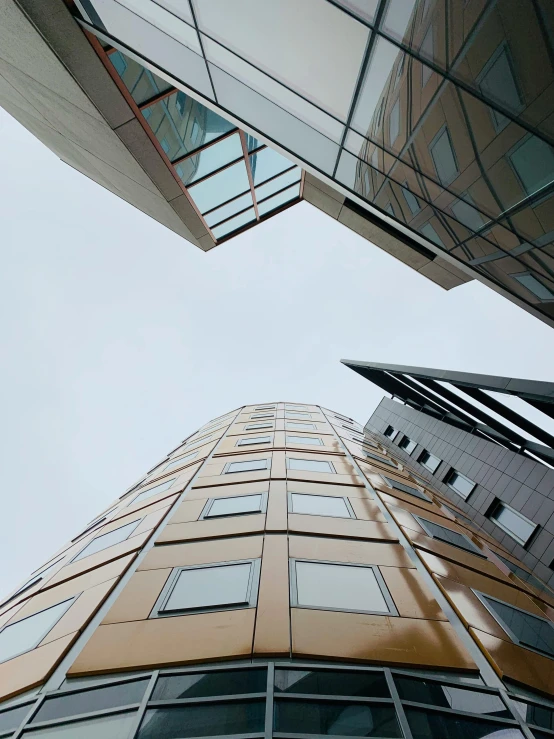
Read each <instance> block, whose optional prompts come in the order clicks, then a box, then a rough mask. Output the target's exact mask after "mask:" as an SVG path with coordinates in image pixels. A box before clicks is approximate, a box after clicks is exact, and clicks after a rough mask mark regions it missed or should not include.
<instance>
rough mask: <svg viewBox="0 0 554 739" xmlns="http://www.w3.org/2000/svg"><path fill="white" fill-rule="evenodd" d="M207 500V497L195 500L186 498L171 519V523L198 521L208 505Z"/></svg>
mask: <svg viewBox="0 0 554 739" xmlns="http://www.w3.org/2000/svg"><path fill="white" fill-rule="evenodd" d="M206 500H207V498H204V499H202V498H197V499H195V500H187V499H185V500H184V501H183V502H182V503H181V504H180V505H179V506H178V508H177V509H176V510H175V513H174V514H173V515H172V516H171V518H170V519H169V522H170V524H174V523H189V522H190V521H198V519H199V518H200V515H201V513H202V511H203V510H204V506H205V505H206Z"/></svg>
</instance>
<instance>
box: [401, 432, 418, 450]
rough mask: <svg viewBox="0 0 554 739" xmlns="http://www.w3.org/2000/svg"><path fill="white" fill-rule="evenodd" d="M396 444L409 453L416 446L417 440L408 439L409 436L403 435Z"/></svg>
mask: <svg viewBox="0 0 554 739" xmlns="http://www.w3.org/2000/svg"><path fill="white" fill-rule="evenodd" d="M398 446H399V447H400V448H401V449H404V451H405V452H407V453H408V454H411V453H412V452H413V451H414V449H415V448H416V446H417V441H414V440H413V439H410V437H409V436H403V437H402V439H401V440H400V443H399V444H398Z"/></svg>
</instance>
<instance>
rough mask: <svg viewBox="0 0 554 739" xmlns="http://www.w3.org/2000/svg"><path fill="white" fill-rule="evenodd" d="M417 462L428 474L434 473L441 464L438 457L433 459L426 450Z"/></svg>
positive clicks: (432, 455)
mask: <svg viewBox="0 0 554 739" xmlns="http://www.w3.org/2000/svg"><path fill="white" fill-rule="evenodd" d="M418 461H419V463H420V464H422V465H423V466H424V467H426V468H427V469H428V470H429V472H434V471H435V470H436V469H437V467H438V466H439V464H440V463H441V460H440V459H439V458H438V457H435V455H434V454H431V452H428V451H427V450H425V451H424V452H423V454H422V455H421V457H420V458H419V460H418Z"/></svg>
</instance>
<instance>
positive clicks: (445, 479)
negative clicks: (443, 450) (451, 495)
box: [442, 467, 477, 500]
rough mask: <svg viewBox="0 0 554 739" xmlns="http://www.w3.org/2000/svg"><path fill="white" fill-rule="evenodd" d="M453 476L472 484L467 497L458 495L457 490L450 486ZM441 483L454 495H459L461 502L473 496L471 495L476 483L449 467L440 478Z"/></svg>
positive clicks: (461, 494)
mask: <svg viewBox="0 0 554 739" xmlns="http://www.w3.org/2000/svg"><path fill="white" fill-rule="evenodd" d="M453 474H456V475H458V477H463V478H464V480H467V481H468V482H471V483H473V487H472V488H471V490H470V491H469V493H468V494H467V495H464V494H463V493H460V491H459V490H456V488H455V487H454V486H453V485H451V484H450V479H451V477H452V475H453ZM442 481H443V483H444V484H445V485H446V486H447V487H449V488H450V490H453V491H454V492H455V493H456V495H459V496H460V498H461V499H462V500H467V499H468V498H469V496H470V495H473V493H474V492H475V488H476V487H477V483H476V482H474V481H473V480H470V478H469V477H466V476H465V475H464V474H463V473H461V472H459V471H458V470H457V469H456V468H455V467H450V469H449V470H448V472H447V473H446V475H445V476H444V477H443V478H442Z"/></svg>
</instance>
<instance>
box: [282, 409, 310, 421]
mask: <svg viewBox="0 0 554 739" xmlns="http://www.w3.org/2000/svg"><path fill="white" fill-rule="evenodd" d="M291 414H292V415H291ZM299 416H300V418H299ZM287 418H292V419H293V420H294V419H296V420H297V421H302V419H304V418H305V419H307V420H310V421H311V420H312V414H311V413H310V412H309V411H287V410H286V411H285V421H286V420H287Z"/></svg>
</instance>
